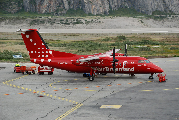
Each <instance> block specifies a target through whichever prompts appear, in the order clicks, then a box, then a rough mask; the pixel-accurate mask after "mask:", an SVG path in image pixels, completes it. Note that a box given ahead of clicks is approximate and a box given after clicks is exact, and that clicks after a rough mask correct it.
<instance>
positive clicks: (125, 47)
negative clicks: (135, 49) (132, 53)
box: [124, 44, 127, 56]
mask: <svg viewBox="0 0 179 120" xmlns="http://www.w3.org/2000/svg"><path fill="white" fill-rule="evenodd" d="M124 56H127V44H126V45H125V54H124Z"/></svg>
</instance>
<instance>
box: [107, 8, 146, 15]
mask: <svg viewBox="0 0 179 120" xmlns="http://www.w3.org/2000/svg"><path fill="white" fill-rule="evenodd" d="M108 16H119V17H136V16H147V15H146V14H143V13H140V12H137V11H136V10H135V9H132V8H119V9H118V10H110V11H109V15H108Z"/></svg>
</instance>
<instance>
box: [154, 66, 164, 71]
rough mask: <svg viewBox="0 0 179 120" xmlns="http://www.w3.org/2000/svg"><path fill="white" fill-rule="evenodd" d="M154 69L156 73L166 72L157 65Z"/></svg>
mask: <svg viewBox="0 0 179 120" xmlns="http://www.w3.org/2000/svg"><path fill="white" fill-rule="evenodd" d="M154 69H155V71H156V73H162V72H164V70H163V69H162V68H160V67H159V66H157V65H155V66H154Z"/></svg>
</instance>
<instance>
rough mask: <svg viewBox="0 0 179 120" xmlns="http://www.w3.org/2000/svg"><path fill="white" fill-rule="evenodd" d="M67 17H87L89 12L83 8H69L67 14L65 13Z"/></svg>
mask: <svg viewBox="0 0 179 120" xmlns="http://www.w3.org/2000/svg"><path fill="white" fill-rule="evenodd" d="M64 16H66V17H86V16H87V14H86V13H85V12H84V11H83V10H82V9H77V10H74V9H69V10H68V11H67V12H66V14H64Z"/></svg>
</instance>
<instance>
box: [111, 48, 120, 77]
mask: <svg viewBox="0 0 179 120" xmlns="http://www.w3.org/2000/svg"><path fill="white" fill-rule="evenodd" d="M118 61H119V60H117V59H115V47H114V49H113V61H112V62H113V71H114V74H115V73H116V62H118Z"/></svg>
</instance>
